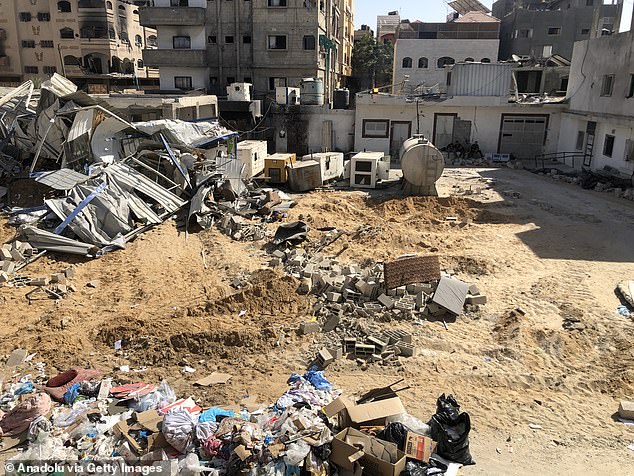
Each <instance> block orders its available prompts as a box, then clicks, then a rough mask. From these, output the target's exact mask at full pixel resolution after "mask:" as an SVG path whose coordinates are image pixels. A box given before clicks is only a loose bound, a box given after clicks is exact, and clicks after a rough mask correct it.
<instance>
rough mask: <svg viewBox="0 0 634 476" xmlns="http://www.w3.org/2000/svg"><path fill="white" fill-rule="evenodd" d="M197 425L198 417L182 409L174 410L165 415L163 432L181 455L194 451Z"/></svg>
mask: <svg viewBox="0 0 634 476" xmlns="http://www.w3.org/2000/svg"><path fill="white" fill-rule="evenodd" d="M196 423H198V416H197V415H192V414H191V413H189V412H188V411H187V410H184V409H182V408H174V409H172V410H170V411H169V412H167V415H165V418H164V419H163V426H162V428H161V431H162V432H163V436H165V439H166V440H167V442H168V443H169V444H170V445H172V446H173V447H174V448H175V449H177V450H178V451H180V452H181V453H187V452H188V451H189V450H191V449H193V440H194V428H195V427H196Z"/></svg>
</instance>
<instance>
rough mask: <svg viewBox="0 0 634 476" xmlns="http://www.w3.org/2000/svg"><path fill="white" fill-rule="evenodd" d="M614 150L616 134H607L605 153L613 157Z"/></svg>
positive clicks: (604, 146) (604, 142)
mask: <svg viewBox="0 0 634 476" xmlns="http://www.w3.org/2000/svg"><path fill="white" fill-rule="evenodd" d="M612 152H614V136H613V135H611V134H606V135H605V140H604V141H603V155H605V156H606V157H612Z"/></svg>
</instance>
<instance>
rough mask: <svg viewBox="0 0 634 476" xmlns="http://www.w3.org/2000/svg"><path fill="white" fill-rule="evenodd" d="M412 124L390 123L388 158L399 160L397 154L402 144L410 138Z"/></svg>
mask: <svg viewBox="0 0 634 476" xmlns="http://www.w3.org/2000/svg"><path fill="white" fill-rule="evenodd" d="M411 133H412V123H411V122H408V121H392V125H391V128H390V157H391V159H392V160H400V156H399V152H400V150H401V146H402V145H403V142H405V141H406V140H407V139H409V138H410V137H411Z"/></svg>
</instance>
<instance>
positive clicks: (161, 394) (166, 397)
mask: <svg viewBox="0 0 634 476" xmlns="http://www.w3.org/2000/svg"><path fill="white" fill-rule="evenodd" d="M175 401H176V392H174V389H173V388H172V387H170V384H169V383H167V380H162V381H161V384H160V385H159V386H158V388H157V389H156V390H154V391H153V392H150V393H148V394H147V395H144V396H142V397H140V398H139V399H137V400H136V401H135V402H134V403H133V404H132V405H130V408H132V409H133V410H134V411H136V412H144V411H146V410H156V409H158V408H164V407H167V406H168V405H171V404H172V403H174V402H175Z"/></svg>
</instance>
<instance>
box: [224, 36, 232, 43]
mask: <svg viewBox="0 0 634 476" xmlns="http://www.w3.org/2000/svg"><path fill="white" fill-rule="evenodd" d="M225 43H233V35H227V36H225Z"/></svg>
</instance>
